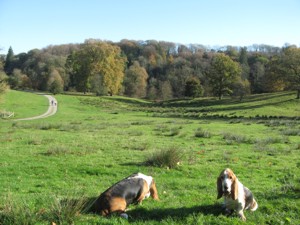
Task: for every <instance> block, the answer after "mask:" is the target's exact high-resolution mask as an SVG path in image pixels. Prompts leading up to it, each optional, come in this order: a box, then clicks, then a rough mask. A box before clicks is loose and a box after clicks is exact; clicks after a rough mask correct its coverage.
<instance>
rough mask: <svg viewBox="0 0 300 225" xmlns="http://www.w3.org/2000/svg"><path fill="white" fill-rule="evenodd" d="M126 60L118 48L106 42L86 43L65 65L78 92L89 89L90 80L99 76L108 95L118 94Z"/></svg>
mask: <svg viewBox="0 0 300 225" xmlns="http://www.w3.org/2000/svg"><path fill="white" fill-rule="evenodd" d="M125 61H126V58H125V57H124V56H122V55H121V50H120V48H119V47H118V46H115V45H111V44H109V43H106V42H100V41H98V42H86V43H85V44H84V45H83V46H82V48H81V49H80V50H78V51H76V52H74V53H73V54H72V55H70V56H69V57H68V61H67V65H68V68H69V69H70V68H71V70H70V72H71V74H72V79H73V83H74V84H75V87H76V88H77V90H78V91H83V92H87V91H90V89H91V80H92V79H93V78H94V77H95V76H96V75H97V76H100V77H101V79H100V81H101V82H102V85H103V86H105V87H106V89H107V93H108V94H109V95H114V94H117V93H118V92H119V90H120V89H121V85H122V82H123V78H124V67H125Z"/></svg>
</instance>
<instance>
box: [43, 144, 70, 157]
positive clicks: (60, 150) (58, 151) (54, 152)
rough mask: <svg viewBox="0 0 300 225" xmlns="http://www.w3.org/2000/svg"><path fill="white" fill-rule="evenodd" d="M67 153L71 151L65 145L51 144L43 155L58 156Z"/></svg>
mask: <svg viewBox="0 0 300 225" xmlns="http://www.w3.org/2000/svg"><path fill="white" fill-rule="evenodd" d="M67 154H72V151H71V150H70V149H69V148H68V147H66V146H52V147H51V148H49V149H48V150H47V151H46V153H45V155H48V156H58V155H67Z"/></svg>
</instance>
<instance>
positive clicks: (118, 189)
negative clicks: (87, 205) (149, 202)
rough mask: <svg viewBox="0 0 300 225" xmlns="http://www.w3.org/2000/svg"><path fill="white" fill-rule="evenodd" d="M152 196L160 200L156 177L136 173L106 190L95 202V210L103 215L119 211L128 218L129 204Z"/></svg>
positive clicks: (137, 202)
mask: <svg viewBox="0 0 300 225" xmlns="http://www.w3.org/2000/svg"><path fill="white" fill-rule="evenodd" d="M150 196H151V197H152V198H153V199H155V200H159V197H158V193H157V189H156V184H155V182H154V179H153V178H152V177H151V176H147V175H145V174H142V173H135V174H132V175H130V176H129V177H126V178H125V179H123V180H121V181H119V182H117V183H116V184H114V185H113V186H111V187H110V188H108V189H107V190H106V191H104V192H103V193H102V194H101V195H100V196H99V197H98V198H97V200H96V202H95V203H94V211H95V212H96V213H99V214H101V215H102V216H107V215H110V214H112V213H117V214H119V215H120V216H123V217H125V218H128V216H127V214H126V213H125V211H126V208H127V207H128V205H130V204H139V203H141V202H142V201H143V200H144V199H145V198H148V197H150Z"/></svg>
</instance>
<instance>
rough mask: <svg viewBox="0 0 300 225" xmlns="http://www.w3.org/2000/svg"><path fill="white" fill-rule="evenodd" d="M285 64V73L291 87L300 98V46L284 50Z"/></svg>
mask: <svg viewBox="0 0 300 225" xmlns="http://www.w3.org/2000/svg"><path fill="white" fill-rule="evenodd" d="M283 66H284V69H285V75H286V77H287V79H288V81H289V82H290V84H291V87H292V88H293V89H295V90H296V91H297V99H299V98H300V48H297V47H288V48H287V49H285V51H284V56H283Z"/></svg>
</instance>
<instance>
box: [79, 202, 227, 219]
mask: <svg viewBox="0 0 300 225" xmlns="http://www.w3.org/2000/svg"><path fill="white" fill-rule="evenodd" d="M96 199H97V198H96V197H95V198H89V199H88V200H87V204H86V207H85V210H83V213H85V214H96V212H95V205H94V203H95V201H96ZM222 212H223V209H222V207H221V206H220V204H213V205H199V206H193V207H190V208H189V207H179V208H157V209H146V208H143V207H142V206H133V207H131V209H130V210H129V211H128V212H127V214H128V215H129V218H133V219H134V220H135V221H136V220H142V221H147V220H154V221H162V220H164V219H166V218H169V217H171V218H173V219H182V218H185V217H188V216H189V215H191V214H198V213H200V214H203V215H213V216H218V215H220V214H222Z"/></svg>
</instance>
